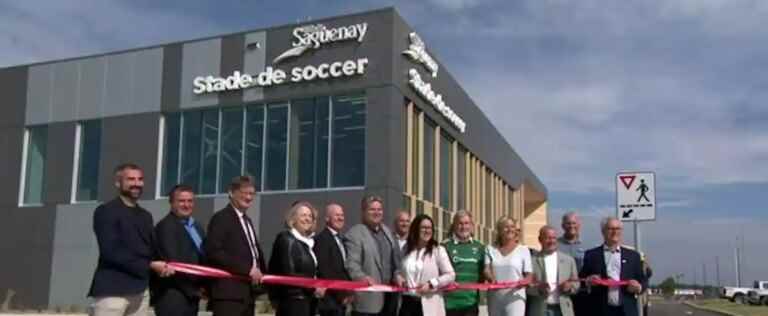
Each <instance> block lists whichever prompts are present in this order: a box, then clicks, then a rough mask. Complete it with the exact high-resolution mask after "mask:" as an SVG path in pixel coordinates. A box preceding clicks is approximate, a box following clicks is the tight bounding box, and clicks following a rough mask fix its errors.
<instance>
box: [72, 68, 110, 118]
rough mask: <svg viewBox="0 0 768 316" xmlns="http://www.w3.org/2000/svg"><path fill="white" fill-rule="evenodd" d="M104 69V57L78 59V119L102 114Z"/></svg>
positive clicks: (96, 116)
mask: <svg viewBox="0 0 768 316" xmlns="http://www.w3.org/2000/svg"><path fill="white" fill-rule="evenodd" d="M105 71H106V57H97V58H89V59H84V60H82V61H80V85H79V89H78V95H79V100H80V102H78V106H77V118H78V119H81V120H90V119H96V118H100V117H101V116H102V112H103V111H102V107H103V104H104V97H105V91H104V88H105V85H104V74H105Z"/></svg>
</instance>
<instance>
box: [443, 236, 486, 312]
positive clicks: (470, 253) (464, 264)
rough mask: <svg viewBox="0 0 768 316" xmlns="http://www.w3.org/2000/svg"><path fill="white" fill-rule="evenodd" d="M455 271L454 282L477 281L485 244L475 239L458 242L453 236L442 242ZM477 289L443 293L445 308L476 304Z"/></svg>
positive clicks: (479, 278) (483, 265) (483, 264)
mask: <svg viewBox="0 0 768 316" xmlns="http://www.w3.org/2000/svg"><path fill="white" fill-rule="evenodd" d="M443 246H444V247H445V249H446V250H447V251H448V256H449V257H450V258H451V263H452V264H453V270H454V271H455V272H456V283H477V282H480V280H481V279H482V277H481V275H482V271H483V268H484V267H485V245H483V244H482V243H480V242H479V241H477V240H474V239H470V240H469V241H467V242H459V241H458V240H457V239H455V237H453V238H449V239H447V240H445V241H444V242H443ZM478 302H479V293H478V291H472V290H462V291H452V292H448V293H445V309H460V308H467V307H472V306H475V305H477V304H478Z"/></svg>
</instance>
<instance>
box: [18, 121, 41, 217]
mask: <svg viewBox="0 0 768 316" xmlns="http://www.w3.org/2000/svg"><path fill="white" fill-rule="evenodd" d="M47 144H48V127H47V126H38V127H30V128H27V133H26V144H25V148H24V149H25V150H24V159H25V161H24V174H23V179H22V183H23V188H22V194H21V199H20V200H21V203H22V204H24V205H36V204H42V203H43V180H44V179H45V159H46V157H47V151H46V146H47Z"/></svg>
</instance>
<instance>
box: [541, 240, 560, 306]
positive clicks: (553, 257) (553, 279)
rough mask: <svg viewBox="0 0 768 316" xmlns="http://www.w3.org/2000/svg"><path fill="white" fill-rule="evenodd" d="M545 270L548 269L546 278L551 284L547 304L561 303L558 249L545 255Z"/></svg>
mask: <svg viewBox="0 0 768 316" xmlns="http://www.w3.org/2000/svg"><path fill="white" fill-rule="evenodd" d="M544 271H546V277H547V279H546V280H545V281H546V282H547V284H548V285H549V295H548V296H547V304H559V303H560V289H559V288H558V287H557V251H554V252H552V253H550V254H548V255H544Z"/></svg>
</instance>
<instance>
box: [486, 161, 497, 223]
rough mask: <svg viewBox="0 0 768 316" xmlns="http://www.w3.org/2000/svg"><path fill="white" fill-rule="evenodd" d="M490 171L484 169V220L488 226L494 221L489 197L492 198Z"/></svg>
mask: <svg viewBox="0 0 768 316" xmlns="http://www.w3.org/2000/svg"><path fill="white" fill-rule="evenodd" d="M491 175H492V173H491V171H490V169H487V168H486V169H485V222H486V223H488V227H493V223H494V222H495V221H496V220H495V219H494V218H493V210H492V208H491V199H492V198H493V197H492V195H491V192H493V189H492V188H491Z"/></svg>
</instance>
